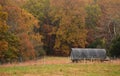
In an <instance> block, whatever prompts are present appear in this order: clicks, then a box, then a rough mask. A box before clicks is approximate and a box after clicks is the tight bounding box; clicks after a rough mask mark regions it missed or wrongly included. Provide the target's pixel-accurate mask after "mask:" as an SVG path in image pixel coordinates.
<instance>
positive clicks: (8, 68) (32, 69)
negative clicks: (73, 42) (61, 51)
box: [0, 57, 120, 76]
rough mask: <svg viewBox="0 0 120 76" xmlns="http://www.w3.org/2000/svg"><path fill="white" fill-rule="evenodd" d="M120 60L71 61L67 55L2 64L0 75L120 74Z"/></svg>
mask: <svg viewBox="0 0 120 76" xmlns="http://www.w3.org/2000/svg"><path fill="white" fill-rule="evenodd" d="M119 63H120V62H119V61H118V62H117V63H113V62H107V63H105V62H104V63H100V62H88V63H83V62H82V63H80V62H79V63H71V61H70V59H69V58H65V57H46V58H45V59H41V60H37V61H30V62H24V63H19V64H18V63H17V64H6V65H1V66H0V76H120V64H119Z"/></svg>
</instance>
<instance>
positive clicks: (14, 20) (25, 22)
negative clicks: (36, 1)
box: [4, 4, 41, 60]
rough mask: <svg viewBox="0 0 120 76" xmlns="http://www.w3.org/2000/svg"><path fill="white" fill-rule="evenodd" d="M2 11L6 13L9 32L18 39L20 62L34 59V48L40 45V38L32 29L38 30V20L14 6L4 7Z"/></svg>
mask: <svg viewBox="0 0 120 76" xmlns="http://www.w3.org/2000/svg"><path fill="white" fill-rule="evenodd" d="M4 11H6V12H7V13H8V20H7V24H8V25H9V27H10V29H9V31H11V32H12V33H14V34H15V35H17V37H19V38H20V46H21V47H20V58H21V59H22V60H29V59H34V58H36V51H35V47H37V46H38V45H37V44H40V45H41V36H40V35H39V36H38V35H37V33H35V32H34V28H39V26H37V25H38V20H37V19H35V18H34V17H33V15H32V14H30V13H28V12H27V11H25V10H24V9H21V8H20V7H18V6H16V5H11V4H8V5H5V6H4ZM35 38H38V40H39V41H37V40H36V39H35Z"/></svg>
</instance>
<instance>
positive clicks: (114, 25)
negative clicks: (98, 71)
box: [0, 0, 120, 63]
mask: <svg viewBox="0 0 120 76" xmlns="http://www.w3.org/2000/svg"><path fill="white" fill-rule="evenodd" d="M119 7H120V0H114V1H113V0H15V1H12V0H0V63H6V62H15V61H26V60H30V59H36V58H39V57H40V56H43V55H57V56H58V55H59V56H69V54H70V51H71V48H105V49H107V54H108V55H110V56H117V57H119V56H120V51H119V49H120V45H119V44H120V33H119V32H120V11H119V10H120V8H119Z"/></svg>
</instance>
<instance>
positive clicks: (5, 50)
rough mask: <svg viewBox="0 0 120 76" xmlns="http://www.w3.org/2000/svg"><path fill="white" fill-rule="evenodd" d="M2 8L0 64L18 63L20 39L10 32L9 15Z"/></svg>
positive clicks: (0, 15) (0, 14) (0, 18)
mask: <svg viewBox="0 0 120 76" xmlns="http://www.w3.org/2000/svg"><path fill="white" fill-rule="evenodd" d="M2 8H3V7H2V6H0V63H6V62H13V61H17V60H18V58H19V38H18V37H17V36H16V35H14V34H13V33H11V32H9V31H8V25H7V24H6V21H7V17H8V14H7V12H4V11H3V10H2Z"/></svg>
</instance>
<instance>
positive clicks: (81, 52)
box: [70, 48, 106, 62]
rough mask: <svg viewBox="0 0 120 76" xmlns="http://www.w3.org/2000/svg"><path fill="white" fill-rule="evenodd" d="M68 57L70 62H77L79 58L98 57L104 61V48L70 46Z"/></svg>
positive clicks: (89, 58)
mask: <svg viewBox="0 0 120 76" xmlns="http://www.w3.org/2000/svg"><path fill="white" fill-rule="evenodd" d="M70 58H71V60H72V62H75V61H76V62H78V61H79V60H84V59H86V60H91V59H99V60H101V61H104V60H105V59H106V50H105V49H92V48H85V49H83V48H72V49H71V54H70Z"/></svg>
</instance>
